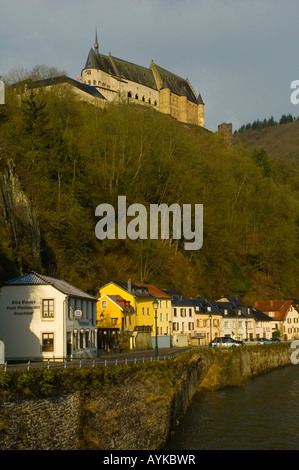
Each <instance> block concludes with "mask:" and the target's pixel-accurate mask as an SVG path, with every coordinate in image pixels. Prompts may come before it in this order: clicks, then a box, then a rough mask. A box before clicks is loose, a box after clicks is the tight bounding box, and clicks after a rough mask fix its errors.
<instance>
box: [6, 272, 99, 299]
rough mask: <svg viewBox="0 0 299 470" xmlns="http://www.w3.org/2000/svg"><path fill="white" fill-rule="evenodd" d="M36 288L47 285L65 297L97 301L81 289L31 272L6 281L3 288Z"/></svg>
mask: <svg viewBox="0 0 299 470" xmlns="http://www.w3.org/2000/svg"><path fill="white" fill-rule="evenodd" d="M33 285H35V286H38V285H48V286H53V287H55V288H56V289H57V290H59V291H60V292H62V293H63V294H66V295H70V296H73V297H80V298H85V299H89V300H95V301H96V300H97V299H96V297H93V296H92V295H89V294H87V293H86V292H84V291H83V290H81V289H78V288H77V287H75V286H73V285H71V284H69V283H68V282H66V281H63V280H62V279H58V278H55V277H50V276H46V275H45V274H39V273H36V272H35V271H31V272H30V273H28V274H24V275H23V276H19V277H17V278H15V279H11V280H10V281H7V282H6V283H5V284H4V286H33Z"/></svg>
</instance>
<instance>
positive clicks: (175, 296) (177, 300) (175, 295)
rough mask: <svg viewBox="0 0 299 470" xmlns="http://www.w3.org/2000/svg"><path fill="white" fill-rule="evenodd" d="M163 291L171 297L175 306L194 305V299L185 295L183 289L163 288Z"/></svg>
mask: <svg viewBox="0 0 299 470" xmlns="http://www.w3.org/2000/svg"><path fill="white" fill-rule="evenodd" d="M163 292H165V294H167V295H169V296H170V297H171V303H172V305H173V306H174V307H193V303H192V301H191V300H190V299H188V298H187V297H185V296H184V295H183V294H182V292H181V291H178V290H167V289H163Z"/></svg>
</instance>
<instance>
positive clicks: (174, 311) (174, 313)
mask: <svg viewBox="0 0 299 470" xmlns="http://www.w3.org/2000/svg"><path fill="white" fill-rule="evenodd" d="M173 316H174V317H176V316H177V313H176V308H174V309H173Z"/></svg>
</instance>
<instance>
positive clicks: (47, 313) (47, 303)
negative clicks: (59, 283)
mask: <svg viewBox="0 0 299 470" xmlns="http://www.w3.org/2000/svg"><path fill="white" fill-rule="evenodd" d="M42 316H43V318H54V299H43V306H42Z"/></svg>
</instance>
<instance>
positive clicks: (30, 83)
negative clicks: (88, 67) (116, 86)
mask: <svg viewBox="0 0 299 470" xmlns="http://www.w3.org/2000/svg"><path fill="white" fill-rule="evenodd" d="M62 83H69V84H70V85H72V86H74V87H76V88H78V89H79V90H81V91H84V92H85V93H88V94H89V95H92V96H94V97H96V98H101V99H104V100H105V99H106V98H105V97H104V96H103V95H102V94H101V93H100V92H99V91H98V90H97V89H96V88H95V87H93V86H91V85H87V84H86V83H81V82H79V81H78V80H74V79H73V78H70V77H67V76H66V75H60V76H58V77H51V78H45V79H42V80H22V81H21V82H18V83H15V84H14V85H13V86H14V87H17V86H22V85H27V88H29V89H32V88H33V89H34V88H42V87H47V86H53V85H60V84H62Z"/></svg>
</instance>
